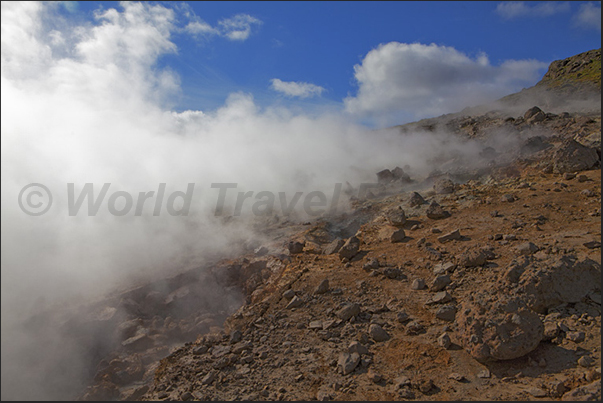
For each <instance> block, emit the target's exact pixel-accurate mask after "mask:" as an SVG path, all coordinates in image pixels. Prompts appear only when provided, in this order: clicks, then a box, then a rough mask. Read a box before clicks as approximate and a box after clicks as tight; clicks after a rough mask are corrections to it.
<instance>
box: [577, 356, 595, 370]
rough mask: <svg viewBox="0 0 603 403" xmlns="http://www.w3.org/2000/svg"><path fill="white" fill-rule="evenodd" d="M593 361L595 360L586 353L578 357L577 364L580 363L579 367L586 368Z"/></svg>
mask: <svg viewBox="0 0 603 403" xmlns="http://www.w3.org/2000/svg"><path fill="white" fill-rule="evenodd" d="M594 363H595V360H594V359H593V358H592V357H591V356H588V355H583V356H582V357H580V358H579V359H578V365H580V366H581V367H584V368H588V367H590V366H592V365H593V364H594Z"/></svg>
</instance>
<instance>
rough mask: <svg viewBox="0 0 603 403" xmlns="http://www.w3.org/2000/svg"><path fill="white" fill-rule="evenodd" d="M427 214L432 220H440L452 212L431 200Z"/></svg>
mask: <svg viewBox="0 0 603 403" xmlns="http://www.w3.org/2000/svg"><path fill="white" fill-rule="evenodd" d="M425 215H427V218H430V219H432V220H440V219H443V218H448V217H450V213H449V212H448V211H445V210H444V209H443V208H442V206H440V205H439V204H438V203H437V202H436V201H435V200H434V201H432V202H431V204H430V205H429V207H427V210H426V211H425Z"/></svg>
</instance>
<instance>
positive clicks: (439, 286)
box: [429, 274, 452, 292]
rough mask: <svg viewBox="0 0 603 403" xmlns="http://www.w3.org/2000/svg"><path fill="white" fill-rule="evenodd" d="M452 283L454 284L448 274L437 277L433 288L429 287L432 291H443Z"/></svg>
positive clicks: (432, 284) (432, 285)
mask: <svg viewBox="0 0 603 403" xmlns="http://www.w3.org/2000/svg"><path fill="white" fill-rule="evenodd" d="M451 282H452V280H451V279H450V276H449V275H447V274H445V275H442V276H437V277H436V278H435V279H434V280H433V282H432V283H431V287H429V289H430V291H434V292H438V291H442V290H443V289H444V288H446V286H447V285H448V284H450V283H451Z"/></svg>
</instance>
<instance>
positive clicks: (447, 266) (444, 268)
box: [433, 262, 456, 276]
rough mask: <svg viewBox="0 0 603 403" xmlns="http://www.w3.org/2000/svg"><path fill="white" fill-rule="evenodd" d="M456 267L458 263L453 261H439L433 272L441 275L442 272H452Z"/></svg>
mask: <svg viewBox="0 0 603 403" xmlns="http://www.w3.org/2000/svg"><path fill="white" fill-rule="evenodd" d="M454 269H456V265H455V264H454V263H452V262H446V263H438V264H436V265H435V266H433V274H435V275H436V276H440V275H442V274H448V273H452V272H453V271H454Z"/></svg>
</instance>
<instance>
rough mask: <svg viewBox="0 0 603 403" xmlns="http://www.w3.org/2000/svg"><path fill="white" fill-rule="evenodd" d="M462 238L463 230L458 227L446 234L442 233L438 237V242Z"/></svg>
mask: <svg viewBox="0 0 603 403" xmlns="http://www.w3.org/2000/svg"><path fill="white" fill-rule="evenodd" d="M458 239H461V231H460V230H458V229H456V230H454V231H452V232H449V233H447V234H445V235H442V236H440V237H438V242H440V243H445V242H448V241H452V240H458Z"/></svg>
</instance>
